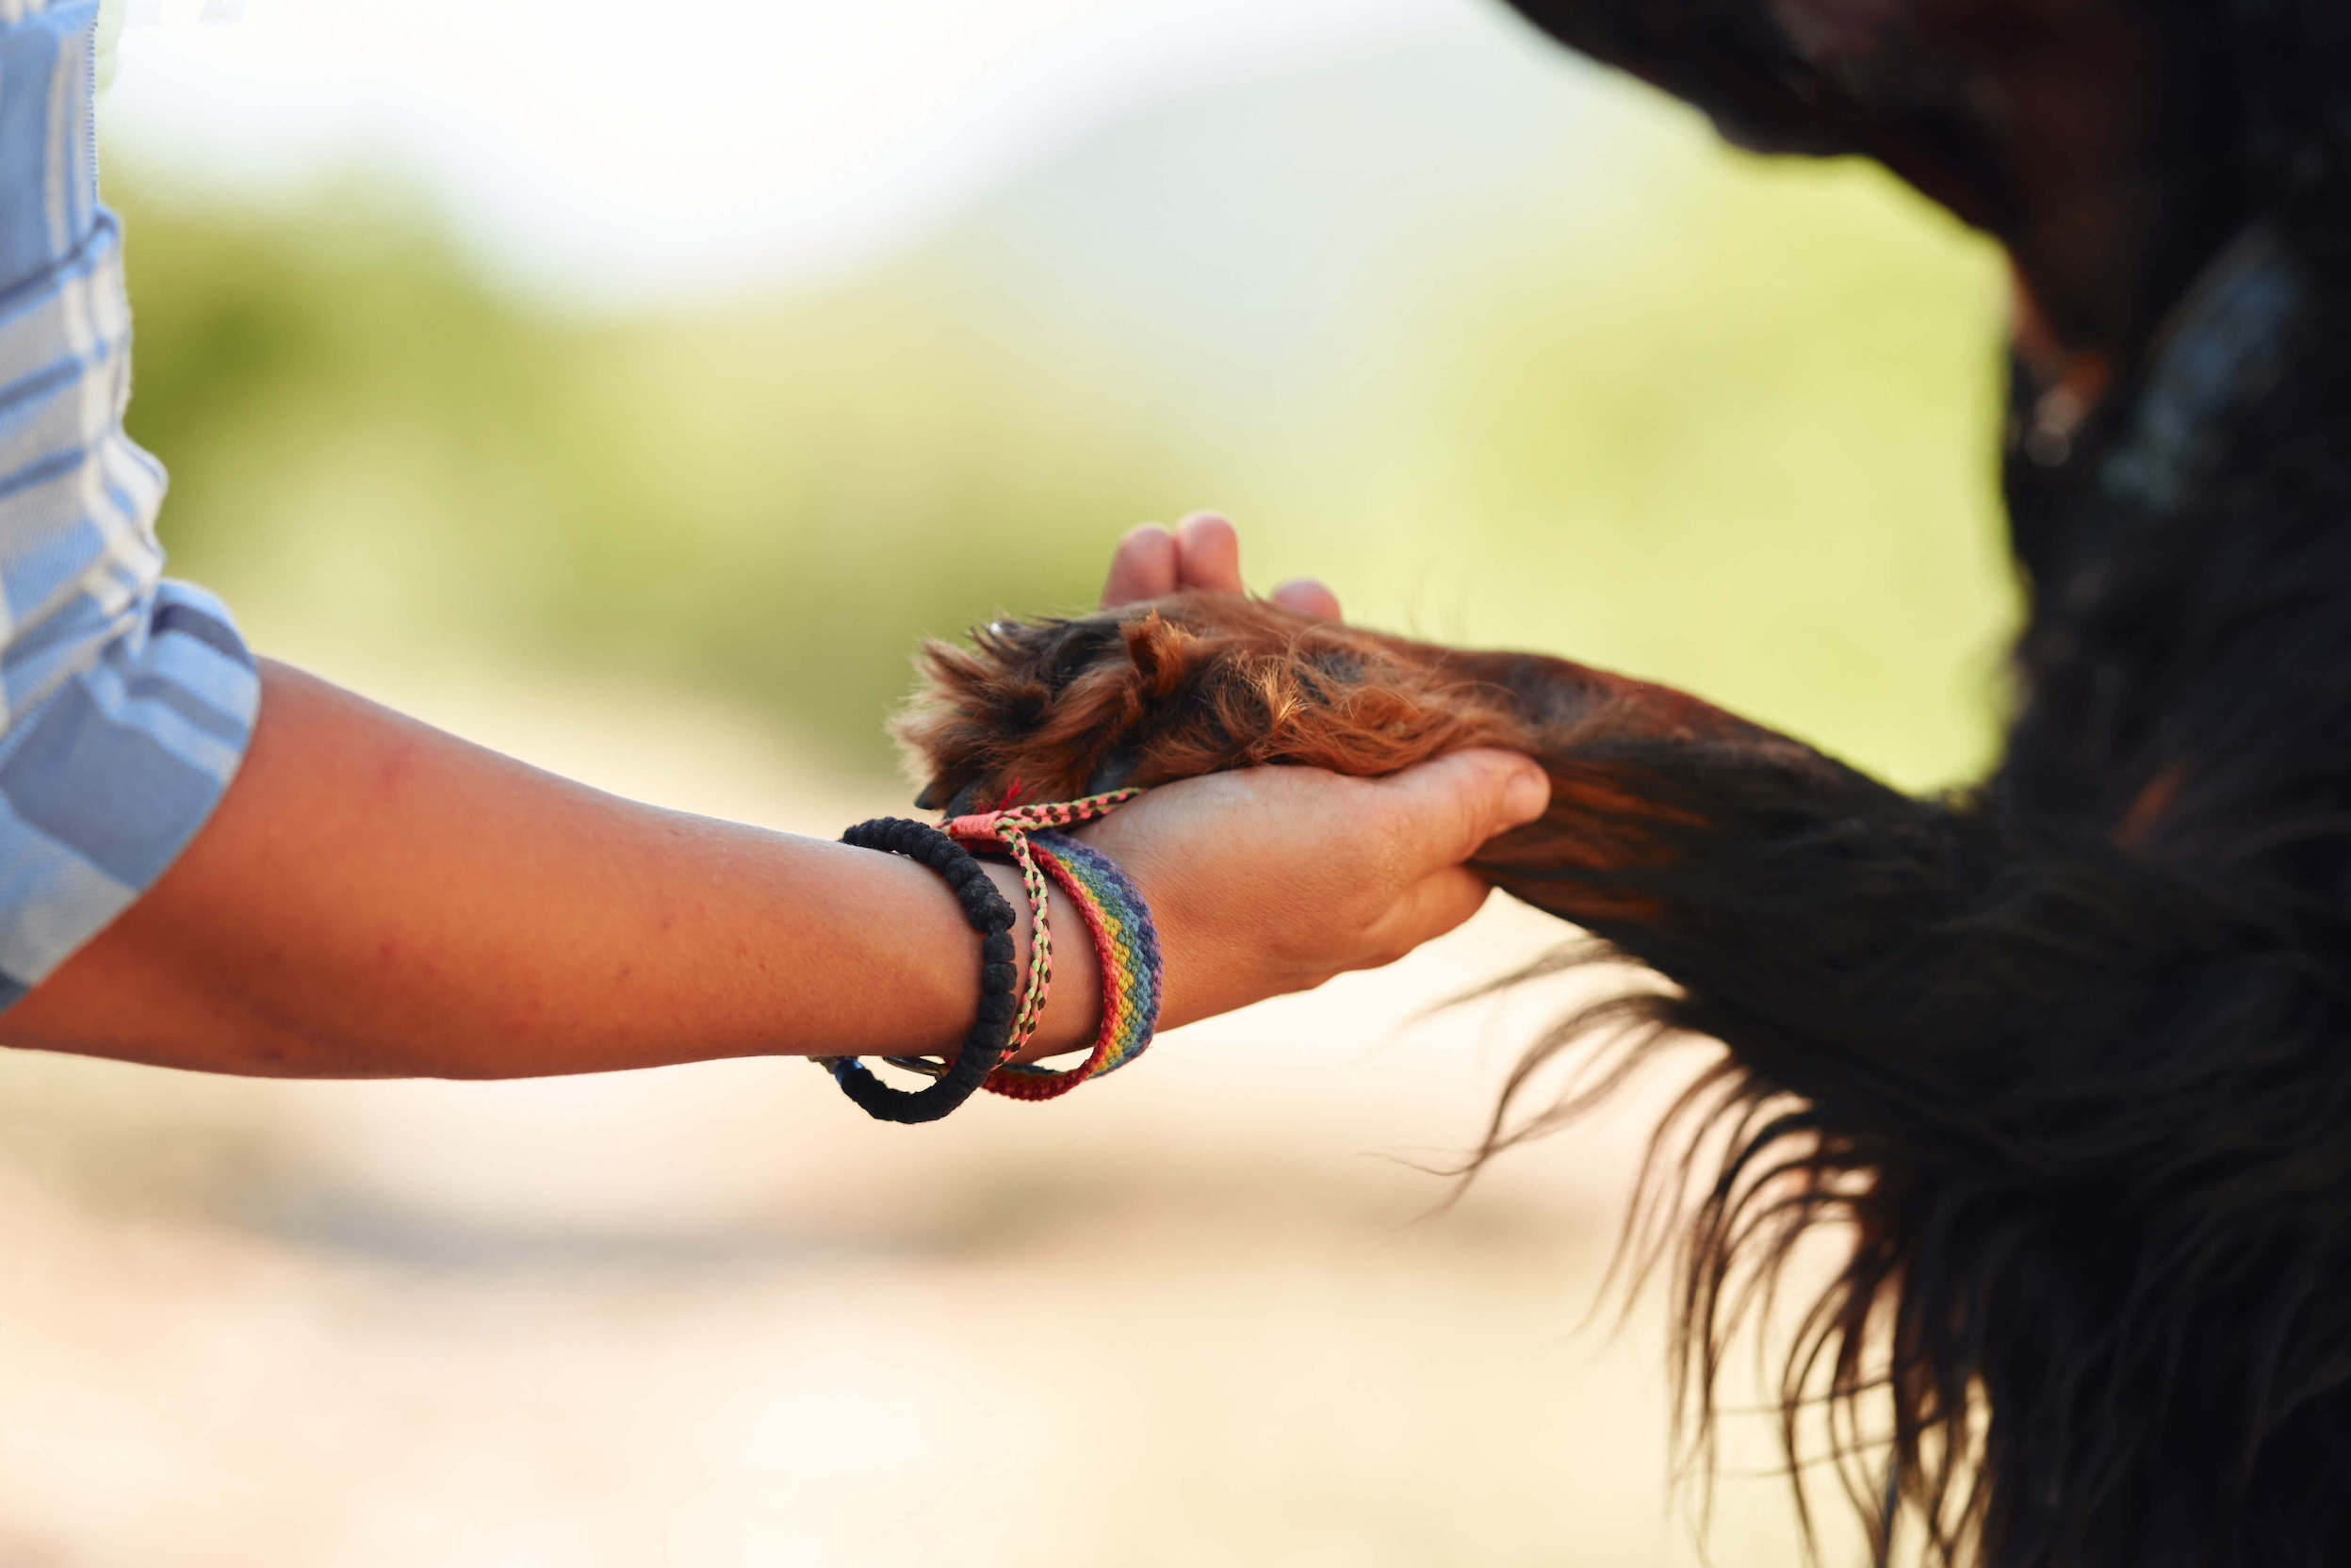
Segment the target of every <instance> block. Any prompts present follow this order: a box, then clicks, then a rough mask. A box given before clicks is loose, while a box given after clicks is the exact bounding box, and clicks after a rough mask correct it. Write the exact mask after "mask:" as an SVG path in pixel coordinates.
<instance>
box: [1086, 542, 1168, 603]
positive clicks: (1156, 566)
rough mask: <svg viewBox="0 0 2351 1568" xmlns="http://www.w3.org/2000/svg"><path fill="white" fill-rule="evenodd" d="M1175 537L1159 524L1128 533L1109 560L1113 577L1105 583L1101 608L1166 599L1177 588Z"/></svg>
mask: <svg viewBox="0 0 2351 1568" xmlns="http://www.w3.org/2000/svg"><path fill="white" fill-rule="evenodd" d="M1176 562H1177V553H1176V542H1175V536H1174V535H1172V534H1170V533H1169V532H1168V531H1167V530H1166V529H1164V528H1161V527H1160V526H1159V525H1158V524H1157V523H1144V524H1142V525H1141V526H1140V527H1137V528H1132V529H1129V530H1128V531H1127V536H1126V537H1125V538H1123V539H1121V540H1119V541H1118V550H1117V551H1116V552H1115V553H1114V554H1113V555H1112V556H1111V558H1110V577H1109V580H1107V581H1105V582H1104V583H1103V584H1102V608H1103V609H1104V610H1116V609H1118V606H1120V605H1122V604H1134V603H1135V602H1136V601H1137V600H1140V599H1156V598H1165V597H1166V596H1167V595H1169V594H1172V593H1174V592H1175V589H1176Z"/></svg>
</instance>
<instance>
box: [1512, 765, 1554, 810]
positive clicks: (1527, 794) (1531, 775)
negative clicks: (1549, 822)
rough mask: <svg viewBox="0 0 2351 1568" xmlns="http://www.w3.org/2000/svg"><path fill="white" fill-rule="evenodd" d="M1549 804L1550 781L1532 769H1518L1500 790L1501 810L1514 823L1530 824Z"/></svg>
mask: <svg viewBox="0 0 2351 1568" xmlns="http://www.w3.org/2000/svg"><path fill="white" fill-rule="evenodd" d="M1550 804H1551V781H1550V780H1549V779H1548V778H1546V777H1544V776H1543V774H1542V773H1540V772H1539V771H1537V770H1536V769H1534V768H1520V769H1518V770H1517V771H1516V772H1515V773H1513V774H1512V775H1511V776H1510V783H1508V784H1506V785H1504V786H1503V788H1502V810H1503V813H1504V814H1505V815H1506V816H1508V817H1509V818H1510V821H1512V822H1514V823H1523V822H1532V821H1534V820H1535V819H1536V818H1537V817H1539V816H1542V815H1543V811H1544V810H1545V809H1547V808H1548V807H1549V806H1550Z"/></svg>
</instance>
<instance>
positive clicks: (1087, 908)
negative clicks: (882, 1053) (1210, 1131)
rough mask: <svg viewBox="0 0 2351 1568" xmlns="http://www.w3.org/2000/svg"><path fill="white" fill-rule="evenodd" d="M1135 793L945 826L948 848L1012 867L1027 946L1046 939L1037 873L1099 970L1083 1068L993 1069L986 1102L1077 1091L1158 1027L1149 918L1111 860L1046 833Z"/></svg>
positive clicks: (1155, 943) (1122, 1062) (1125, 1059)
mask: <svg viewBox="0 0 2351 1568" xmlns="http://www.w3.org/2000/svg"><path fill="white" fill-rule="evenodd" d="M1141 793H1142V791H1140V790H1120V791H1118V792H1113V793H1110V794H1102V795H1092V796H1088V797H1087V798H1086V799H1084V800H1076V801H1069V802H1064V803H1061V804H1058V805H1051V806H1025V807H1020V808H1017V809H1012V810H1006V811H992V812H988V813H985V814H982V815H979V816H969V817H958V818H956V819H955V821H953V822H950V823H949V824H947V826H946V831H947V833H948V835H949V836H950V837H951V838H953V839H954V840H955V841H956V842H958V843H960V844H963V845H966V846H968V847H971V848H975V849H1000V850H1003V851H1004V852H1006V853H1008V854H1010V855H1011V856H1012V858H1014V859H1015V860H1016V861H1018V862H1019V863H1020V868H1021V879H1022V882H1023V884H1024V885H1025V886H1027V887H1029V888H1030V890H1031V891H1030V894H1029V897H1030V903H1031V907H1033V908H1034V909H1035V911H1036V914H1035V924H1036V929H1037V937H1036V938H1035V939H1033V942H1032V945H1033V946H1035V947H1042V945H1043V944H1044V943H1045V941H1046V940H1047V938H1046V914H1045V910H1046V907H1047V901H1046V898H1045V896H1044V894H1043V893H1042V891H1041V890H1039V889H1038V888H1037V881H1036V878H1035V873H1036V872H1037V869H1038V868H1040V867H1041V868H1042V870H1043V871H1044V873H1045V874H1046V875H1049V876H1051V877H1052V878H1053V881H1054V882H1056V883H1058V884H1059V885H1060V886H1061V887H1062V889H1063V890H1066V891H1067V892H1068V893H1069V900H1070V902H1071V903H1072V904H1075V905H1076V906H1077V908H1078V913H1079V915H1080V916H1081V917H1083V919H1084V920H1085V922H1086V931H1087V934H1088V935H1089V936H1091V937H1092V939H1093V942H1094V954H1095V956H1096V958H1097V959H1098V960H1099V962H1100V964H1101V968H1102V1031H1101V1033H1099V1034H1098V1035H1097V1036H1096V1037H1095V1038H1094V1045H1093V1049H1092V1050H1091V1051H1090V1052H1089V1053H1088V1054H1087V1056H1086V1062H1085V1064H1084V1065H1083V1066H1081V1067H1076V1068H1072V1069H1069V1070H1059V1071H1057V1070H1053V1069H1052V1068H1045V1067H1038V1066H1034V1065H1028V1064H1020V1065H1008V1066H1004V1067H1001V1068H999V1069H997V1070H995V1071H994V1072H992V1073H990V1074H989V1075H988V1080H987V1085H986V1087H987V1088H988V1092H990V1093H991V1094H1001V1095H1004V1096H1005V1097H1006V1098H1009V1099H1014V1100H1053V1099H1057V1098H1059V1097H1060V1096H1062V1095H1065V1094H1067V1093H1069V1091H1070V1090H1071V1089H1073V1088H1076V1087H1077V1086H1079V1085H1080V1084H1084V1083H1088V1082H1090V1081H1092V1080H1093V1079H1096V1078H1100V1077H1102V1076H1103V1075H1105V1074H1107V1073H1112V1072H1116V1071H1118V1069H1120V1068H1122V1067H1124V1066H1126V1065H1127V1064H1128V1063H1129V1062H1132V1061H1133V1060H1135V1058H1136V1057H1137V1056H1140V1055H1141V1054H1143V1053H1144V1052H1145V1051H1146V1050H1147V1049H1149V1048H1150V1045H1151V1037H1152V1035H1153V1034H1154V1033H1155V1032H1156V1031H1157V1029H1158V1027H1159V1002H1160V988H1161V967H1162V966H1161V961H1160V954H1159V936H1158V932H1157V931H1156V929H1155V928H1154V927H1153V926H1152V924H1151V910H1150V908H1149V907H1148V906H1146V905H1145V904H1144V902H1143V895H1142V894H1141V892H1140V891H1138V890H1136V888H1135V884H1134V883H1133V882H1131V881H1129V880H1128V879H1127V876H1126V874H1124V873H1123V872H1121V871H1119V869H1118V866H1117V864H1116V863H1114V862H1113V861H1112V860H1111V859H1110V858H1109V857H1107V856H1105V855H1103V854H1102V852H1100V851H1099V850H1096V849H1093V848H1091V847H1089V846H1088V845H1086V844H1085V843H1084V842H1082V841H1079V840H1076V839H1073V838H1070V837H1069V836H1068V835H1067V834H1064V833H1059V832H1056V831H1054V829H1056V828H1060V827H1067V826H1072V825H1076V824H1078V823H1082V822H1091V821H1095V820H1098V819H1100V818H1102V817H1106V816H1108V815H1109V814H1110V813H1111V812H1113V811H1115V810H1117V809H1118V808H1119V807H1121V806H1123V805H1125V804H1126V803H1127V802H1129V801H1131V800H1133V799H1135V797H1136V796H1137V795H1139V794H1141ZM1032 978H1034V976H1032Z"/></svg>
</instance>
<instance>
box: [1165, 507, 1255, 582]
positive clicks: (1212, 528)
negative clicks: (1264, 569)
mask: <svg viewBox="0 0 2351 1568" xmlns="http://www.w3.org/2000/svg"><path fill="white" fill-rule="evenodd" d="M1176 552H1177V563H1176V584H1177V586H1178V587H1182V588H1199V589H1203V590H1205V591H1207V592H1209V593H1212V594H1237V593H1240V592H1241V536H1240V535H1239V534H1238V533H1236V532H1234V531H1233V525H1232V524H1231V523H1229V522H1227V521H1226V520H1225V519H1224V518H1223V517H1221V516H1219V515H1216V513H1214V512H1195V513H1193V514H1192V515H1190V516H1188V517H1186V518H1184V521H1182V522H1180V523H1178V524H1176Z"/></svg>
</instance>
